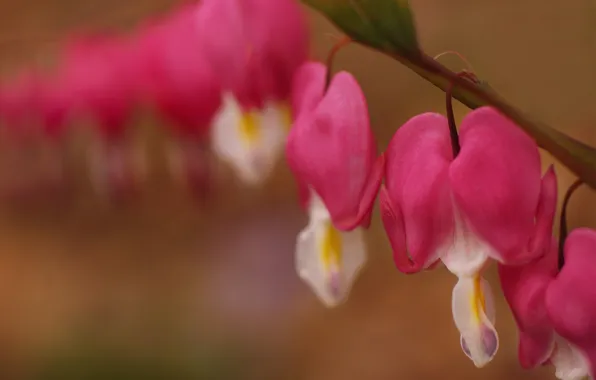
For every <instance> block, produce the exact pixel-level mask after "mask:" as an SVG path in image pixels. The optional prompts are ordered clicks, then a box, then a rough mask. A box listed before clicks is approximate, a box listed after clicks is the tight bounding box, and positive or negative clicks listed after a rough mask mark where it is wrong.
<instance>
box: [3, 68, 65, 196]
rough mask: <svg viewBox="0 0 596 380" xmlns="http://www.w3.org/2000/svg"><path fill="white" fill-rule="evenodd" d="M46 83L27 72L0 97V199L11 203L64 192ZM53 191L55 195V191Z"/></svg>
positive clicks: (30, 71) (6, 85)
mask: <svg viewBox="0 0 596 380" xmlns="http://www.w3.org/2000/svg"><path fill="white" fill-rule="evenodd" d="M47 95H48V91H47V81H46V78H43V77H42V76H41V74H40V72H38V71H36V70H30V69H29V70H26V71H22V72H21V73H19V74H18V75H17V76H16V77H15V78H13V80H12V81H10V82H8V83H5V84H4V86H3V88H2V90H1V94H0V119H1V120H2V124H3V130H2V136H1V139H2V143H3V147H2V153H3V159H2V161H3V162H5V163H6V167H4V168H2V172H3V177H5V178H3V179H4V180H5V181H2V182H3V183H2V193H3V194H2V195H3V196H6V197H8V198H9V199H10V200H11V201H20V200H22V201H26V202H29V201H33V200H38V199H39V200H41V199H47V197H46V196H47V195H56V192H60V191H61V190H62V189H63V188H62V185H63V175H64V172H63V170H64V167H63V161H62V158H63V157H62V155H61V154H62V153H61V151H60V146H59V145H57V144H56V143H57V142H58V141H56V140H52V141H50V140H48V139H47V138H48V137H56V134H55V133H54V132H55V130H54V129H52V127H53V125H51V123H50V120H49V119H48V116H49V115H48V100H49V99H48V96H47ZM54 190H56V192H55V191H54Z"/></svg>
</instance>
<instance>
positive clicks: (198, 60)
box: [138, 6, 221, 194]
mask: <svg viewBox="0 0 596 380" xmlns="http://www.w3.org/2000/svg"><path fill="white" fill-rule="evenodd" d="M195 10H196V8H195V7H194V6H193V7H184V8H183V9H181V10H180V11H178V12H177V13H175V14H173V15H172V17H171V18H169V19H166V20H162V24H158V25H157V26H152V29H149V30H148V33H147V34H143V35H141V40H140V41H139V44H138V45H139V46H140V47H141V52H140V54H138V58H139V61H138V66H139V67H140V68H143V69H141V70H140V71H141V72H142V74H141V75H142V78H143V82H144V83H142V84H141V88H143V89H145V90H146V92H147V93H148V94H149V98H150V101H151V103H152V104H153V105H154V106H155V107H156V108H157V109H158V110H159V112H160V113H161V114H162V115H163V116H164V117H165V118H166V120H167V121H168V122H169V123H170V124H169V126H170V128H171V130H172V131H173V132H174V135H175V136H174V138H175V139H176V146H175V147H174V149H172V152H171V158H172V160H171V166H172V167H171V169H172V171H173V172H174V173H178V174H180V175H181V178H183V179H185V181H187V183H188V184H189V185H190V186H191V188H192V189H193V190H196V191H198V192H200V193H201V194H202V193H204V190H205V189H206V187H207V182H208V172H209V158H210V157H209V155H208V145H207V141H208V133H209V128H210V124H211V122H212V119H213V117H214V116H215V114H216V112H217V110H218V109H219V107H220V106H221V88H220V84H219V80H218V78H217V77H216V76H215V75H214V73H213V71H212V70H211V66H210V65H209V63H208V61H207V60H206V59H205V55H204V53H203V52H201V51H200V50H199V49H197V46H198V45H199V43H198V32H197V25H196V20H195V16H196V14H195ZM144 32H147V31H144Z"/></svg>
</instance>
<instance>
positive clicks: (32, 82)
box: [0, 70, 42, 136]
mask: <svg viewBox="0 0 596 380" xmlns="http://www.w3.org/2000/svg"><path fill="white" fill-rule="evenodd" d="M41 83H42V82H41V80H40V76H39V73H37V72H36V71H34V70H24V71H21V72H19V73H18V74H17V75H16V76H15V77H14V78H13V79H12V80H11V81H8V82H6V83H4V84H3V85H2V89H1V91H0V120H1V121H2V124H3V128H5V131H6V132H8V133H9V134H11V135H12V136H17V135H21V136H23V135H30V133H32V132H34V130H35V129H36V128H32V127H33V126H34V125H36V124H37V125H38V123H36V122H37V121H39V120H38V118H37V117H38V116H39V113H37V112H36V111H39V109H40V100H41V99H40V96H39V94H40V91H39V90H40V88H41ZM37 131H38V130H35V132H37Z"/></svg>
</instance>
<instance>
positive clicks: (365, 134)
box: [286, 63, 383, 307]
mask: <svg viewBox="0 0 596 380" xmlns="http://www.w3.org/2000/svg"><path fill="white" fill-rule="evenodd" d="M325 72H326V69H325V67H324V66H323V65H322V64H320V63H308V64H305V65H304V66H303V68H302V69H301V71H300V73H301V74H300V75H298V76H297V78H310V80H311V81H312V83H309V84H308V86H306V87H297V92H296V93H295V98H294V104H302V105H303V107H299V109H301V111H300V113H299V114H298V115H297V119H296V121H295V123H294V126H293V127H292V129H291V131H290V134H289V136H288V143H287V146H286V156H287V159H288V163H289V166H290V168H291V169H292V171H293V172H294V174H295V176H296V179H297V180H298V183H299V184H301V186H302V187H303V188H304V189H309V192H310V194H309V196H308V198H305V199H303V201H306V203H307V206H308V209H309V223H308V226H307V227H306V228H305V229H304V230H303V231H302V232H301V233H300V235H299V236H298V241H297V246H296V266H297V270H298V273H299V275H300V277H301V278H302V279H303V280H304V281H306V282H307V283H308V284H309V285H310V287H311V288H312V289H313V290H314V292H315V293H316V295H317V296H318V297H319V298H320V299H321V300H322V301H323V302H324V303H325V305H327V306H328V307H332V306H335V305H337V304H339V303H340V302H342V301H343V300H345V298H346V296H347V294H348V293H349V291H350V288H351V286H352V283H353V282H354V280H355V278H356V276H357V274H358V272H359V270H360V268H361V267H362V265H363V264H364V262H365V260H366V251H365V244H364V240H363V232H362V228H359V227H364V228H366V227H368V225H369V223H370V215H371V209H372V206H373V203H374V200H375V198H376V196H377V192H378V189H379V186H380V183H381V179H382V175H383V160H382V157H379V158H377V149H376V145H375V141H374V137H373V134H372V131H371V129H370V124H369V119H368V108H367V106H366V100H365V98H364V94H363V93H362V90H361V89H360V87H359V85H358V83H357V82H356V79H355V78H354V77H353V76H352V75H350V74H349V73H347V72H341V73H339V74H337V75H335V77H334V78H333V80H332V81H331V83H330V86H329V88H328V89H327V92H326V93H323V91H324V83H325ZM307 88H308V89H307ZM299 98H302V99H299Z"/></svg>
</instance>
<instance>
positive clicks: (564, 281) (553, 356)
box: [499, 228, 596, 380]
mask: <svg viewBox="0 0 596 380" xmlns="http://www.w3.org/2000/svg"><path fill="white" fill-rule="evenodd" d="M564 247H565V248H564V253H565V265H564V266H563V268H562V269H561V270H560V271H559V269H558V267H557V245H556V243H555V242H553V243H552V245H551V250H550V251H549V253H548V254H547V255H545V256H544V257H542V258H541V259H539V260H536V261H534V262H530V263H528V264H526V265H523V266H506V265H499V277H500V279H501V285H502V288H503V293H504V295H505V299H506V300H507V303H508V304H509V307H510V308H511V311H512V312H513V315H514V317H515V321H516V323H517V326H518V329H519V346H518V350H519V361H520V364H521V365H522V367H524V368H526V369H532V368H535V367H538V366H540V365H547V364H550V365H552V366H553V367H555V375H556V377H557V378H558V379H561V380H582V379H586V378H588V377H589V378H593V373H594V368H595V367H594V365H595V364H596V362H595V358H596V357H595V356H594V346H595V342H596V328H595V327H593V323H592V322H591V321H592V320H594V319H595V318H596V311H593V310H592V309H593V306H592V305H593V304H594V300H596V296H595V295H594V292H593V289H592V285H591V280H592V278H593V275H594V273H592V272H593V269H592V266H593V265H592V264H593V262H594V257H593V256H594V249H596V232H595V231H594V230H590V229H585V228H584V229H577V230H574V231H572V232H571V234H570V235H569V236H568V238H567V240H566V242H565V246H564Z"/></svg>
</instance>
